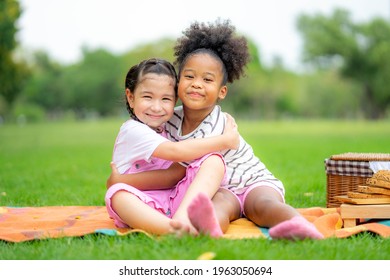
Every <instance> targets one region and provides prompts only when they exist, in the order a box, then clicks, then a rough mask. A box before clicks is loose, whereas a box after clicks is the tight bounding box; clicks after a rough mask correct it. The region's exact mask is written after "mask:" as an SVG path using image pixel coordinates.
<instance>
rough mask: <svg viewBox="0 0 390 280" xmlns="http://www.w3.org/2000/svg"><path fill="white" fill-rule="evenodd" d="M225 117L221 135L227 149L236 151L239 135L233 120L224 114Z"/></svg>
mask: <svg viewBox="0 0 390 280" xmlns="http://www.w3.org/2000/svg"><path fill="white" fill-rule="evenodd" d="M225 115H226V123H225V130H224V131H223V134H222V135H224V136H225V137H226V141H227V143H228V146H229V147H228V149H232V150H237V149H238V147H239V146H240V133H239V132H238V127H237V124H236V121H235V120H234V118H233V117H232V116H231V115H229V114H228V113H225Z"/></svg>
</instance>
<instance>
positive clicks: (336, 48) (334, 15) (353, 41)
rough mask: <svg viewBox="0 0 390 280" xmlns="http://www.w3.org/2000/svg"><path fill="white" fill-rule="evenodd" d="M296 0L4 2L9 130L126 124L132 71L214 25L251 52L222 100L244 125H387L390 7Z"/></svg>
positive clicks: (0, 114)
mask: <svg viewBox="0 0 390 280" xmlns="http://www.w3.org/2000/svg"><path fill="white" fill-rule="evenodd" d="M293 2H294V4H291V3H285V1H276V2H272V4H269V3H267V4H265V3H262V2H259V1H251V0H248V1H243V2H240V3H239V4H238V3H237V2H234V1H225V2H223V1H222V2H221V1H212V3H207V1H206V2H205V1H200V2H199V3H198V4H197V5H188V6H187V5H182V6H181V4H180V3H181V2H180V1H174V0H171V1H166V2H164V3H160V1H155V2H153V1H152V2H150V1H147V4H146V2H145V3H143V4H142V3H138V2H137V3H134V2H133V1H119V0H118V1H114V2H113V3H112V4H108V3H106V2H105V1H82V2H81V3H78V1H55V2H53V1H46V0H36V1H13V0H12V1H11V0H6V1H2V4H1V7H2V8H1V21H0V24H1V30H2V40H1V41H2V43H1V44H2V46H1V48H0V59H1V60H0V61H1V66H0V84H1V88H0V118H1V121H2V122H15V121H18V122H22V123H24V122H27V123H30V122H38V121H44V120H58V119H77V120H79V119H91V118H100V117H110V116H123V115H124V116H126V110H125V106H123V103H122V99H123V91H124V89H123V87H124V77H125V75H126V73H127V70H128V69H129V68H130V66H131V65H133V64H135V63H137V62H139V61H140V60H142V59H144V58H149V57H161V58H165V59H168V60H170V61H173V59H174V58H173V46H174V44H175V39H176V38H177V37H178V36H180V35H181V32H182V31H183V30H184V29H185V28H187V27H188V26H189V24H190V23H192V22H193V21H195V20H198V21H203V22H213V21H215V20H216V19H217V18H220V19H222V20H224V19H230V20H231V23H232V24H233V25H235V26H236V27H237V30H236V31H237V33H238V34H240V35H244V36H246V37H247V38H248V41H249V46H250V52H251V55H252V61H251V63H250V64H249V65H248V68H247V71H246V77H245V78H243V79H241V80H240V81H238V82H235V83H234V84H232V85H230V87H229V97H228V98H226V99H225V100H224V101H223V103H221V105H222V107H223V108H224V110H225V111H228V112H230V113H231V114H232V115H234V116H235V117H236V118H247V119H248V118H250V119H256V120H260V119H297V118H298V119H300V118H311V119H313V118H315V119H319V118H320V119H324V118H326V119H329V118H332V119H335V118H336V119H384V118H387V119H388V118H389V115H390V112H389V103H390V90H389V88H388V85H387V83H388V81H389V80H390V66H389V65H390V55H389V53H390V23H389V19H390V14H389V13H390V2H389V1H381V0H374V1H370V2H367V1H349V0H344V1H333V2H332V1H293ZM313 2H316V3H315V4H313ZM318 2H320V3H318ZM324 2H326V4H324ZM279 4H280V6H278V5H279ZM282 7H283V8H282ZM215 8H217V10H215ZM287 19H288V20H287ZM272 48H274V49H272Z"/></svg>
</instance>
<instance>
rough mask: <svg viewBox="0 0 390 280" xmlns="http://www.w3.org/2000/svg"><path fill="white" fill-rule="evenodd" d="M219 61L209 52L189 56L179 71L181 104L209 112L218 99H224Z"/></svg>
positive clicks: (224, 88) (224, 93)
mask: <svg viewBox="0 0 390 280" xmlns="http://www.w3.org/2000/svg"><path fill="white" fill-rule="evenodd" d="M222 78H223V77H222V66H221V62H220V61H218V60H217V59H215V58H214V57H212V56H211V55H209V54H195V55H192V56H190V57H189V58H188V59H187V61H186V63H185V65H184V67H182V71H181V73H180V79H179V85H178V95H179V98H180V99H181V101H182V102H183V106H184V107H186V108H188V109H191V110H203V111H205V110H206V112H205V113H209V112H211V111H212V110H213V108H214V106H215V104H216V103H217V101H218V100H219V99H224V98H225V96H226V94H227V87H226V86H223V85H222Z"/></svg>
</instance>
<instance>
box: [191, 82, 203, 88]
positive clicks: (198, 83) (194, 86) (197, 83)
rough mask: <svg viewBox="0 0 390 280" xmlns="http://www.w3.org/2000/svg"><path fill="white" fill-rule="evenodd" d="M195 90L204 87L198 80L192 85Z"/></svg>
mask: <svg viewBox="0 0 390 280" xmlns="http://www.w3.org/2000/svg"><path fill="white" fill-rule="evenodd" d="M191 86H192V87H193V88H201V87H202V85H201V83H200V82H199V81H198V80H194V81H193V82H192V85H191Z"/></svg>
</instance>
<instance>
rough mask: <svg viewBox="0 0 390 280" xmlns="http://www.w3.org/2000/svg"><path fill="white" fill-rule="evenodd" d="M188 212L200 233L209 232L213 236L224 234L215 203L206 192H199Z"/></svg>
mask: <svg viewBox="0 0 390 280" xmlns="http://www.w3.org/2000/svg"><path fill="white" fill-rule="evenodd" d="M187 212H188V217H189V219H190V221H191V223H192V225H193V226H194V227H195V228H196V229H197V230H198V231H199V232H200V233H203V234H209V235H210V236H212V237H220V236H222V235H223V232H222V230H221V227H220V226H219V223H218V219H217V217H216V214H215V211H214V207H213V204H212V202H211V200H210V198H208V197H207V196H206V195H205V194H203V193H199V194H198V195H197V196H196V197H195V198H194V200H193V201H192V202H191V204H190V205H189V206H188V209H187Z"/></svg>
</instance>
